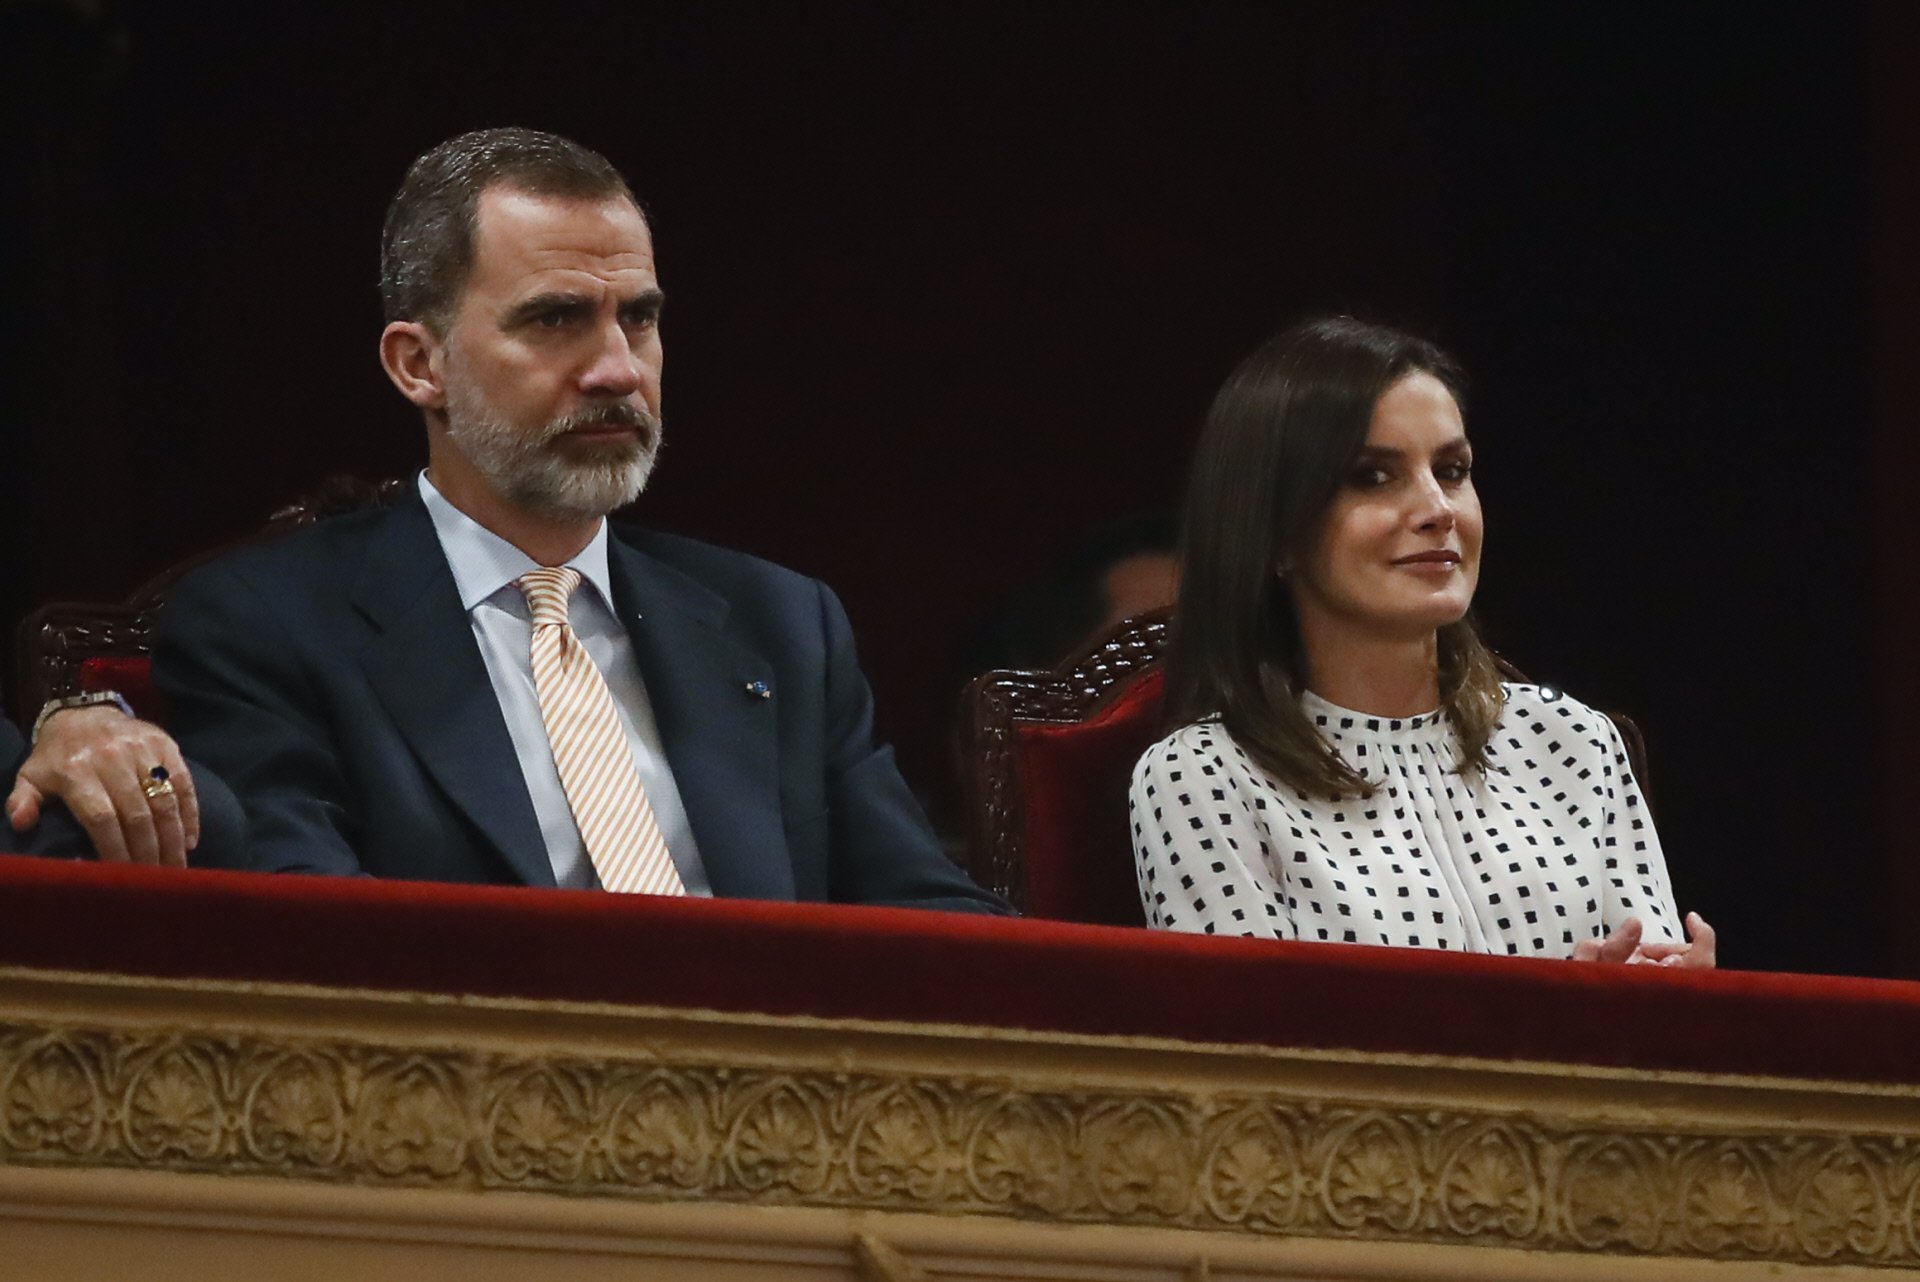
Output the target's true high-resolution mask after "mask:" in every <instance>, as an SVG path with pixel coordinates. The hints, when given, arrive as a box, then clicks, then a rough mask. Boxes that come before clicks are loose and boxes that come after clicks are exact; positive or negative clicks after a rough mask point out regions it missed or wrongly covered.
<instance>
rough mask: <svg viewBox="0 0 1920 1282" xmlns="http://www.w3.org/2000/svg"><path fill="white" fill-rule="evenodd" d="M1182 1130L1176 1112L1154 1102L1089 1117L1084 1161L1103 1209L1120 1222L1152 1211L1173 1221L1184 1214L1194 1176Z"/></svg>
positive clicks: (1131, 1103) (1189, 1150) (1107, 1110)
mask: <svg viewBox="0 0 1920 1282" xmlns="http://www.w3.org/2000/svg"><path fill="white" fill-rule="evenodd" d="M1180 1130H1181V1128H1180V1124H1179V1122H1178V1121H1177V1120H1176V1115H1175V1111H1174V1110H1173V1109H1171V1108H1168V1107H1166V1106H1165V1105H1163V1104H1161V1103H1159V1102H1158V1101H1146V1100H1136V1101H1131V1102H1129V1103H1126V1104H1122V1105H1120V1106H1119V1107H1117V1108H1114V1107H1109V1108H1106V1109H1101V1110H1099V1111H1096V1112H1095V1113H1094V1114H1093V1116H1091V1117H1090V1118H1088V1120H1087V1124H1086V1140H1085V1146H1086V1154H1087V1162H1088V1165H1089V1166H1090V1167H1091V1168H1092V1169H1091V1173H1092V1176H1093V1188H1094V1195H1095V1197H1096V1198H1097V1199H1098V1201H1099V1205H1100V1206H1101V1208H1102V1209H1104V1210H1105V1211H1106V1212H1107V1213H1108V1214H1110V1215H1117V1216H1121V1217H1123V1218H1124V1217H1130V1216H1133V1215H1137V1214H1138V1213H1140V1212H1141V1211H1143V1210H1149V1209H1150V1210H1152V1211H1154V1212H1156V1213H1157V1214H1158V1215H1160V1216H1162V1217H1165V1218H1169V1219H1171V1218H1173V1217H1175V1216H1178V1215H1179V1214H1180V1213H1181V1212H1182V1211H1184V1210H1185V1209H1186V1206H1187V1202H1188V1200H1189V1199H1190V1198H1191V1197H1192V1196H1193V1188H1194V1183H1195V1172H1194V1159H1193V1153H1192V1150H1191V1146H1190V1145H1188V1144H1187V1142H1186V1140H1185V1138H1184V1137H1183V1136H1182V1135H1181V1133H1180Z"/></svg>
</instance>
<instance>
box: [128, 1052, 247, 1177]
mask: <svg viewBox="0 0 1920 1282" xmlns="http://www.w3.org/2000/svg"><path fill="white" fill-rule="evenodd" d="M212 1058H213V1057H212V1056H211V1055H209V1054H208V1053H207V1052H206V1049H205V1048H204V1047H200V1046H196V1045H192V1044H176V1045H169V1046H164V1047H162V1048H161V1049H160V1050H159V1051H158V1053H157V1054H154V1055H152V1056H150V1057H148V1059H147V1061H146V1063H145V1064H144V1065H142V1066H141V1067H140V1069H139V1070H138V1071H137V1072H136V1073H135V1074H134V1076H133V1081H132V1084H131V1085H129V1086H128V1088H127V1095H126V1100H127V1103H126V1110H125V1116H124V1118H123V1120H122V1123H121V1124H122V1126H123V1128H124V1130H125V1132H126V1137H127V1148H128V1149H129V1150H130V1151H131V1152H132V1153H133V1154H134V1155H135V1156H136V1157H139V1158H143V1159H145V1160H147V1161H153V1160H155V1159H157V1158H163V1157H181V1158H186V1159H188V1160H190V1161H195V1162H206V1161H211V1160H212V1159H213V1158H214V1157H215V1156H216V1155H218V1154H219V1152H220V1150H221V1147H222V1145H221V1140H222V1132H223V1130H224V1129H225V1128H224V1118H225V1111H224V1110H223V1109H222V1107H221V1102H220V1088H219V1086H218V1085H217V1084H216V1082H215V1078H214V1068H213V1064H212Z"/></svg>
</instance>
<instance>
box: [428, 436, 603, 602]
mask: <svg viewBox="0 0 1920 1282" xmlns="http://www.w3.org/2000/svg"><path fill="white" fill-rule="evenodd" d="M420 498H421V499H422V501H424V502H425V503H426V505H427V515H428V516H430V517H432V518H433V531H434V533H435V534H437V535H438V536H439V537H440V547H441V550H442V551H444V552H445V553H446V554H447V565H448V566H449V567H450V568H451V569H452V570H453V583H454V586H455V587H456V588H458V589H459V592H460V608H461V609H462V610H465V611H468V612H469V613H471V612H472V610H473V608H474V607H475V606H477V605H479V604H480V603H481V602H482V601H485V600H486V599H487V598H489V597H491V596H493V595H494V594H495V593H496V592H499V591H500V590H501V589H502V588H505V587H509V586H512V585H513V581H514V580H515V579H517V578H519V577H520V576H521V575H523V574H525V573H526V572H527V571H529V570H537V569H539V568H540V563H539V562H538V561H535V560H534V559H533V558H532V557H530V556H528V555H527V554H526V553H525V552H522V551H521V550H520V549H519V548H517V547H515V546H514V545H513V544H511V543H509V542H507V541H506V540H505V539H503V538H501V537H500V536H499V535H498V534H495V533H494V532H493V531H492V530H489V529H488V528H487V527H486V526H484V525H482V524H480V523H479V522H478V521H476V520H474V519H473V518H472V517H470V516H468V515H467V514H466V513H465V512H462V511H461V510H460V509H459V508H457V507H455V506H454V505H453V504H452V503H450V502H448V501H447V497H446V495H444V494H442V493H440V491H439V490H438V489H436V488H434V484H433V482H432V481H430V480H428V479H427V473H426V471H425V469H422V470H421V472H420ZM567 564H568V565H569V566H571V567H573V568H574V569H576V570H578V571H580V577H581V578H582V579H584V580H585V581H586V582H588V583H591V584H593V586H594V587H595V589H597V590H598V591H599V593H600V599H601V600H602V601H603V602H605V603H606V604H607V606H608V608H609V609H611V608H612V605H613V581H612V579H611V578H610V577H609V576H608V574H607V521H606V518H605V517H602V518H600V525H599V527H598V528H597V529H595V530H594V532H593V538H592V540H591V541H589V542H588V544H587V546H585V547H584V548H581V549H580V551H579V552H578V553H577V554H576V555H575V556H574V557H573V558H572V559H570V560H569V561H568V562H567ZM514 591H515V593H516V595H517V594H518V592H519V589H518V588H515V589H514Z"/></svg>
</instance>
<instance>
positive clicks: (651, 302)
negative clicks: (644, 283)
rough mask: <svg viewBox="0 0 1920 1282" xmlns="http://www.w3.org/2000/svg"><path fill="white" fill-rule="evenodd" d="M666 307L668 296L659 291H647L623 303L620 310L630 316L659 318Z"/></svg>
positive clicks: (642, 291)
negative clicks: (662, 309) (661, 310)
mask: <svg viewBox="0 0 1920 1282" xmlns="http://www.w3.org/2000/svg"><path fill="white" fill-rule="evenodd" d="M666 305H667V296H666V294H664V293H663V292H661V291H660V290H658V289H645V290H641V291H640V292H639V293H638V294H635V295H634V296H633V297H632V298H629V299H627V300H626V301H625V302H624V303H621V304H620V310H621V312H622V313H624V314H626V315H628V316H634V315H639V316H658V315H659V314H660V309H661V308H663V307H665V306H666Z"/></svg>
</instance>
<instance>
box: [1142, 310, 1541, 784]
mask: <svg viewBox="0 0 1920 1282" xmlns="http://www.w3.org/2000/svg"><path fill="white" fill-rule="evenodd" d="M1415 371H1420V372H1424V373H1427V374H1431V375H1433V377H1435V378H1437V379H1439V380H1440V381H1441V382H1442V383H1443V384H1445V385H1446V387H1447V390H1448V391H1450V392H1451V393H1452V394H1453V397H1454V400H1455V401H1456V403H1457V402H1459V401H1460V399H1461V391H1462V387H1463V382H1464V380H1463V376H1462V374H1461V372H1460V367H1459V366H1458V365H1456V364H1455V363H1454V362H1453V360H1452V359H1451V358H1450V357H1448V356H1447V354H1446V353H1445V352H1442V351H1441V350H1440V349H1439V348H1438V347H1435V346H1434V345H1433V344H1432V343H1429V342H1427V341H1425V340H1424V339H1420V338H1415V337H1414V336H1412V335H1411V334H1404V333H1401V332H1400V331H1398V330H1394V329H1389V328H1387V327H1386V326H1383V325H1372V324H1368V323H1366V322H1363V321H1357V320H1353V319H1351V318H1349V317H1334V318H1328V319H1322V320H1313V321H1307V322H1305V323H1303V324H1300V325H1296V326H1294V327H1293V328H1291V329H1289V330H1286V331H1285V332H1284V333H1282V334H1280V335H1278V336H1277V337H1275V338H1273V339H1270V340H1268V341H1267V342H1266V343H1265V344H1263V345H1262V346H1261V347H1260V348H1259V349H1257V350H1256V351H1255V352H1254V353H1253V354H1252V355H1250V356H1248V357H1247V358H1246V360H1244V361H1242V362H1241V363H1240V366H1239V368H1237V369H1235V370H1234V372H1233V374H1232V375H1231V376H1230V377H1229V378H1228V379H1227V382H1226V385H1225V386H1224V387H1222V388H1221V389H1220V392H1219V394H1218V395H1217V396H1215V398H1214V401H1213V406H1212V408H1211V409H1210V410H1209V411H1208V413H1207V420H1206V425H1205V427H1204V428H1203V429H1202V431H1201V435H1200V444H1199V448H1198V450H1197V452H1196V454H1195V457H1194V464H1193V475H1192V480H1191V482H1190V484H1189V486H1188V490H1187V505H1186V513H1185V518H1184V521H1183V529H1182V536H1181V550H1180V562H1181V576H1180V596H1179V601H1178V604H1177V605H1176V606H1175V609H1174V617H1173V635H1172V643H1171V648H1170V650H1169V653H1168V656H1167V708H1168V712H1169V715H1170V716H1171V717H1172V719H1173V722H1174V724H1176V725H1185V724H1188V723H1190V722H1194V721H1205V720H1213V719H1216V718H1217V719H1218V720H1219V721H1220V723H1221V724H1222V725H1223V726H1224V727H1225V728H1226V730H1227V732H1228V733H1229V734H1231V735H1232V736H1233V738H1234V742H1235V743H1237V744H1239V745H1240V747H1241V748H1242V749H1243V750H1244V751H1245V752H1246V753H1247V755H1248V756H1250V757H1252V758H1253V760H1254V761H1255V762H1256V763H1258V764H1259V765H1260V767H1261V768H1262V769H1264V770H1266V771H1267V773H1269V774H1271V775H1272V776H1273V777H1274V778H1276V779H1278V780H1280V781H1281V782H1283V783H1286V784H1288V785H1290V786H1292V787H1293V788H1295V789H1297V790H1299V791H1300V792H1302V793H1304V794H1307V795H1310V796H1323V797H1349V796H1355V795H1359V796H1368V795H1371V794H1372V792H1373V785H1372V784H1371V783H1370V782H1369V781H1368V780H1367V779H1366V778H1365V777H1364V776H1362V775H1361V774H1360V773H1359V772H1358V771H1356V770H1354V769H1353V768H1352V767H1351V766H1349V765H1347V763H1346V762H1345V761H1343V760H1342V759H1341V758H1340V756H1339V754H1338V753H1336V752H1335V751H1334V750H1333V747H1332V745H1330V744H1329V743H1328V742H1327V741H1326V740H1325V739H1323V738H1321V736H1320V734H1319V733H1318V732H1317V731H1316V730H1315V729H1314V727H1313V724H1312V722H1311V721H1309V720H1308V718H1307V715H1306V713H1305V712H1303V711H1302V710H1301V707H1300V695H1301V693H1302V692H1303V690H1304V689H1305V678H1306V656H1305V652H1304V649H1303V647H1302V642H1301V639H1300V624H1299V619H1298V616H1297V615H1296V614H1295V612H1294V605H1293V595H1292V593H1291V592H1290V591H1289V590H1288V588H1287V587H1286V585H1285V583H1284V582H1283V581H1282V580H1281V578H1280V577H1279V576H1278V575H1277V574H1276V572H1275V571H1276V567H1278V566H1280V565H1283V564H1297V563H1298V562H1299V561H1300V559H1301V557H1302V554H1303V553H1305V552H1306V550H1307V549H1308V546H1309V544H1310V542H1311V540H1312V539H1313V538H1314V536H1315V535H1316V533H1317V532H1318V530H1319V528H1320V526H1321V523H1322V522H1323V520H1324V519H1325V517H1326V515H1327V511H1328V509H1329V508H1330V507H1331V506H1332V504H1333V500H1334V498H1335V496H1336V494H1337V492H1338V490H1339V488H1340V485H1341V484H1342V482H1343V481H1344V480H1345V478H1346V476H1347V474H1348V473H1349V471H1350V470H1351V469H1352V467H1353V465H1354V462H1355V460H1356V459H1357V458H1358V456H1359V453H1360V450H1361V448H1362V447H1363V446H1364V445H1365V444H1366V440H1367V431H1368V428H1369V427H1370V426H1371V424H1372V421H1373V408H1374V405H1375V404H1376V403H1377V402H1378V401H1379V399H1380V397H1381V396H1382V395H1383V394H1384V393H1385V392H1386V391H1387V389H1388V388H1390V387H1392V386H1393V385H1394V384H1395V383H1397V382H1398V381H1400V379H1402V378H1404V377H1406V375H1408V374H1410V373H1413V372H1415ZM1438 650H1439V673H1438V677H1439V685H1440V703H1441V707H1442V709H1443V710H1444V711H1445V713H1446V716H1447V720H1448V722H1449V723H1450V724H1451V726H1452V728H1453V731H1454V734H1455V736H1456V737H1457V739H1458V742H1459V748H1460V762H1461V769H1462V770H1463V771H1466V770H1482V769H1484V768H1485V766H1486V751H1487V741H1488V740H1489V739H1490V738H1491V737H1492V735H1493V728H1494V725H1495V724H1496V723H1497V722H1498V721H1499V718H1500V710H1501V706H1502V702H1503V700H1502V695H1501V690H1500V673H1499V670H1498V669H1497V668H1496V667H1495V665H1494V660H1493V655H1492V654H1491V653H1490V652H1489V651H1488V649H1487V647H1486V645H1485V644H1484V643H1483V642H1482V641H1481V640H1480V634H1479V630H1478V629H1477V628H1476V626H1475V625H1474V623H1473V619H1472V616H1471V615H1469V616H1468V617H1466V618H1463V619H1460V620H1459V621H1457V622H1454V623H1450V624H1447V625H1445V626H1443V627H1441V628H1440V629H1439V635H1438Z"/></svg>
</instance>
